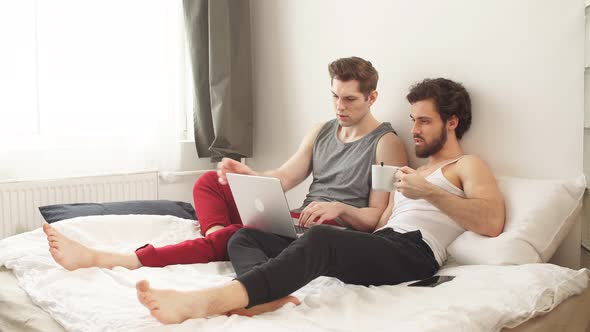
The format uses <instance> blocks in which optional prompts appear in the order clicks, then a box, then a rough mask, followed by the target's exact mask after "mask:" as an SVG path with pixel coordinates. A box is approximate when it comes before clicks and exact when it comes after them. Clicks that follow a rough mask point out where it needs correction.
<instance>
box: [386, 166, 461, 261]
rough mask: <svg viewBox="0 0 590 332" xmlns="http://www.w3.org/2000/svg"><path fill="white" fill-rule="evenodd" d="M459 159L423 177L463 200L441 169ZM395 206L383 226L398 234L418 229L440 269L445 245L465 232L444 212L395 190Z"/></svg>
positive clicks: (424, 201)
mask: <svg viewBox="0 0 590 332" xmlns="http://www.w3.org/2000/svg"><path fill="white" fill-rule="evenodd" d="M459 159H461V157H459V158H457V159H454V160H451V161H449V162H447V163H445V164H443V165H442V166H440V167H439V168H438V169H436V171H434V172H433V173H432V174H430V175H429V176H427V177H426V180H427V181H428V182H430V183H432V184H434V185H435V186H438V187H440V188H441V189H443V190H445V191H447V192H449V193H451V194H453V195H457V196H459V197H465V192H464V191H463V190H461V189H459V188H458V187H457V186H455V185H454V184H452V183H451V182H450V181H449V180H447V179H446V178H445V176H444V175H443V172H442V168H443V167H445V166H447V165H449V164H452V163H454V162H456V161H457V160H459ZM394 201H395V205H394V208H393V212H392V213H391V217H389V220H388V221H387V224H386V225H385V226H384V227H382V228H381V229H383V228H385V227H391V228H393V230H394V231H396V232H399V233H406V232H412V231H416V230H419V231H420V233H422V239H423V240H424V242H426V243H427V244H428V246H429V247H430V249H432V252H433V253H434V257H435V258H436V261H437V262H438V265H439V266H441V265H442V264H443V262H444V261H445V260H446V259H447V246H448V245H449V244H451V242H453V241H454V240H455V239H456V238H457V237H458V236H459V235H461V233H463V232H464V231H465V228H463V227H462V226H461V225H459V224H458V223H457V222H455V221H454V220H453V219H451V218H450V217H449V216H448V215H446V214H445V213H444V212H442V211H441V210H439V209H438V208H437V207H435V206H434V205H432V204H431V203H430V202H428V201H426V200H424V199H409V198H407V197H406V196H404V195H403V194H401V193H400V192H398V191H395V196H394Z"/></svg>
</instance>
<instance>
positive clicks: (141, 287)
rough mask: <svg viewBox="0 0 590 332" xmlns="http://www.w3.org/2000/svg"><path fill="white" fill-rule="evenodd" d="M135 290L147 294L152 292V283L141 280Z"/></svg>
mask: <svg viewBox="0 0 590 332" xmlns="http://www.w3.org/2000/svg"><path fill="white" fill-rule="evenodd" d="M135 288H136V289H137V291H138V292H147V291H148V290H150V283H149V281H147V280H141V281H138V282H137V283H136V284H135Z"/></svg>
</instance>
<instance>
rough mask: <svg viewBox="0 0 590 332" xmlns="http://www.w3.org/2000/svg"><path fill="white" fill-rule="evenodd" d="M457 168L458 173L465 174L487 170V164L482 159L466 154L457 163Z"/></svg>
mask: <svg viewBox="0 0 590 332" xmlns="http://www.w3.org/2000/svg"><path fill="white" fill-rule="evenodd" d="M457 168H458V170H459V172H460V173H466V174H469V173H473V172H481V171H484V170H485V171H488V170H489V167H488V165H487V163H486V162H485V161H484V160H483V159H482V158H480V157H479V156H477V155H474V154H466V155H464V156H463V157H461V159H459V161H457Z"/></svg>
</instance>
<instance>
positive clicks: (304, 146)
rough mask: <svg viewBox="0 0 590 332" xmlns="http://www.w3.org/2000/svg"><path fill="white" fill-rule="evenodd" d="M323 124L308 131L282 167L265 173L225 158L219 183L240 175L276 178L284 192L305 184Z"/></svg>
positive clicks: (221, 166)
mask: <svg viewBox="0 0 590 332" xmlns="http://www.w3.org/2000/svg"><path fill="white" fill-rule="evenodd" d="M322 126H323V124H318V125H316V126H314V127H313V128H312V129H311V130H310V131H308V132H307V133H306V134H305V136H304V137H303V140H302V141H301V144H300V145H299V148H298V149H297V151H296V152H295V154H293V155H292V156H291V158H289V159H288V160H287V161H286V162H285V163H284V164H283V165H281V167H279V168H277V169H274V170H270V171H265V172H256V171H254V170H252V169H251V168H249V167H248V166H246V165H243V164H241V163H239V162H237V161H235V160H232V159H229V158H223V160H222V161H221V162H219V163H218V164H217V175H218V176H219V182H220V183H221V184H226V183H227V178H226V176H225V174H226V173H239V174H248V175H258V176H268V177H276V178H278V179H279V180H281V185H282V187H283V191H288V190H290V189H292V188H293V187H295V186H296V185H298V184H299V183H301V182H303V180H305V178H307V176H308V175H309V174H310V173H311V166H312V165H311V161H312V155H313V143H314V142H315V139H316V137H317V136H318V133H319V132H320V129H321V128H322Z"/></svg>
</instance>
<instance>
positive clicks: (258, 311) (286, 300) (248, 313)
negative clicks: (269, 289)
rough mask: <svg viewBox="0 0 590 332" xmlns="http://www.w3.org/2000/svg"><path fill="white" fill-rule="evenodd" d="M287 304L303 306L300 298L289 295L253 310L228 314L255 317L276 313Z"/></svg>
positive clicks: (238, 310)
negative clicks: (271, 312) (266, 313)
mask: <svg viewBox="0 0 590 332" xmlns="http://www.w3.org/2000/svg"><path fill="white" fill-rule="evenodd" d="M287 303H293V304H295V305H300V304H301V302H300V301H299V299H298V298H296V297H295V296H292V295H289V296H285V297H283V298H282V299H278V300H274V301H272V302H268V303H263V304H259V305H256V306H253V307H252V308H247V309H246V308H244V309H236V310H232V311H229V312H228V313H227V315H240V316H248V317H252V316H255V315H260V314H263V313H265V312H270V311H275V310H277V309H279V308H280V307H282V306H284V305H285V304H287Z"/></svg>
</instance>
